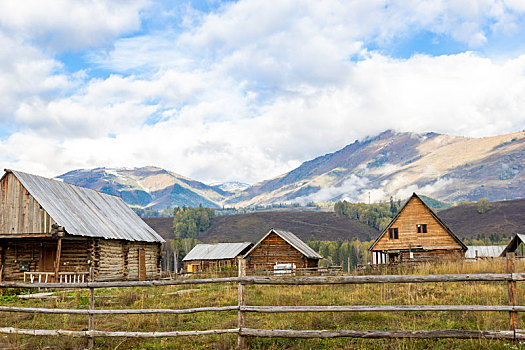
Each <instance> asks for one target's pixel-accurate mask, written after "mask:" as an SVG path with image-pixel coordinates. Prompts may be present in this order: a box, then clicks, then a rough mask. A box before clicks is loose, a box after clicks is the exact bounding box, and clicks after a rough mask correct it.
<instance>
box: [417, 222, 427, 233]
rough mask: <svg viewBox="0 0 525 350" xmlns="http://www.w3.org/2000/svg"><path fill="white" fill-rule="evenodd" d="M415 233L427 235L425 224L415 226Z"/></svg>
mask: <svg viewBox="0 0 525 350" xmlns="http://www.w3.org/2000/svg"><path fill="white" fill-rule="evenodd" d="M417 233H427V224H417Z"/></svg>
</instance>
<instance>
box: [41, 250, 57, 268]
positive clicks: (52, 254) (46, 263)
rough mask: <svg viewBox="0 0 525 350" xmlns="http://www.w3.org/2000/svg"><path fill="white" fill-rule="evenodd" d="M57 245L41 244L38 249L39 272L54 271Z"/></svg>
mask: <svg viewBox="0 0 525 350" xmlns="http://www.w3.org/2000/svg"><path fill="white" fill-rule="evenodd" d="M56 253H57V247H56V245H43V246H42V247H41V249H40V272H54V271H55V259H56Z"/></svg>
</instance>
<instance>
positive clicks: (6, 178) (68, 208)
mask: <svg viewBox="0 0 525 350" xmlns="http://www.w3.org/2000/svg"><path fill="white" fill-rule="evenodd" d="M0 197H1V199H0V201H1V202H0V210H1V212H0V281H24V280H25V281H27V282H55V281H56V282H79V281H80V282H83V281H87V280H88V278H90V277H89V276H88V275H89V272H90V269H91V271H92V276H91V278H90V279H91V280H94V281H112V280H146V279H156V278H158V277H160V262H161V261H160V258H161V255H160V254H161V250H160V249H161V244H162V242H164V240H163V239H162V237H160V236H159V235H158V234H157V233H156V232H155V231H154V230H153V229H152V228H150V227H149V226H148V225H147V224H146V223H145V222H144V221H142V220H141V219H140V218H139V217H138V216H137V215H136V214H135V213H134V212H133V210H131V209H130V208H129V207H128V206H127V205H126V204H125V203H124V201H122V199H121V198H119V197H116V196H112V195H108V194H104V193H101V192H98V191H95V190H91V189H87V188H83V187H80V186H75V185H71V184H68V183H63V182H61V181H57V180H52V179H47V178H44V177H40V176H36V175H31V174H27V173H23V172H20V171H15V170H6V171H5V174H4V175H3V176H2V178H1V179H0Z"/></svg>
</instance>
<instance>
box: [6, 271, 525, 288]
mask: <svg viewBox="0 0 525 350" xmlns="http://www.w3.org/2000/svg"><path fill="white" fill-rule="evenodd" d="M524 280H525V273H512V274H510V273H480V274H448V275H370V276H312V277H266V276H246V277H221V278H202V279H178V280H160V281H159V280H153V281H113V282H87V283H23V282H2V283H0V288H112V287H153V286H174V285H189V284H211V283H239V282H243V283H246V284H268V285H322V284H327V285H328V284H368V283H429V282H473V281H476V282H506V281H524Z"/></svg>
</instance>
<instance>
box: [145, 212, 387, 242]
mask: <svg viewBox="0 0 525 350" xmlns="http://www.w3.org/2000/svg"><path fill="white" fill-rule="evenodd" d="M144 221H145V222H146V223H147V224H148V225H150V226H151V227H152V228H153V229H154V230H155V231H157V232H158V233H159V234H160V235H161V236H162V237H164V238H173V229H172V223H173V218H145V219H144ZM272 227H274V228H280V229H283V230H288V231H291V232H293V233H294V234H296V235H297V236H298V237H299V238H301V239H303V240H310V239H315V240H337V239H339V238H341V239H352V238H354V237H355V238H358V239H360V240H370V239H373V238H375V237H376V236H377V235H378V234H379V232H378V231H377V230H375V229H374V228H372V227H370V226H368V225H365V224H362V223H360V222H358V221H356V220H349V219H347V218H345V217H342V216H338V215H336V214H335V213H326V212H259V213H251V214H240V215H225V216H218V217H216V218H214V219H213V221H212V226H211V227H210V229H208V230H207V231H205V232H203V233H202V234H201V235H200V236H199V237H197V238H198V239H199V240H200V241H203V242H215V241H217V242H244V241H247V242H257V241H258V240H259V239H260V238H261V237H262V236H263V235H264V234H266V233H267V232H268V230H270V228H272Z"/></svg>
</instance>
